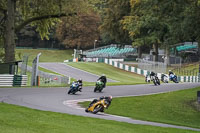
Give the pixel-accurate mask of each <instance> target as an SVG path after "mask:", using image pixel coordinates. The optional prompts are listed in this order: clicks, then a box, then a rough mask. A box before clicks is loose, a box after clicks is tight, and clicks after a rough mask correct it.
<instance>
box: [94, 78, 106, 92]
mask: <svg viewBox="0 0 200 133" xmlns="http://www.w3.org/2000/svg"><path fill="white" fill-rule="evenodd" d="M103 85H104V83H103V82H102V81H101V80H97V82H96V85H95V88H94V92H96V91H99V92H101V91H102V90H103Z"/></svg>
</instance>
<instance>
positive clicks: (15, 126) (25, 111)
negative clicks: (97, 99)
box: [0, 103, 197, 133]
mask: <svg viewBox="0 0 200 133" xmlns="http://www.w3.org/2000/svg"><path fill="white" fill-rule="evenodd" d="M0 131H1V133H102V132H103V133H149V132H150V133H197V132H195V131H189V130H181V129H173V128H162V127H153V126H144V125H134V124H128V123H123V122H115V121H110V120H103V119H96V118H88V117H81V116H74V115H68V114H61V113H54V112H47V111H39V110H33V109H29V108H25V107H19V106H15V105H9V104H4V103H0Z"/></svg>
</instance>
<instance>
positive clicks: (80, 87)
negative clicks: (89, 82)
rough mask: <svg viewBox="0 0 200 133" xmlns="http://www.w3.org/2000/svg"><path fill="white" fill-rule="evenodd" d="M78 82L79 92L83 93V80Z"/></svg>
mask: <svg viewBox="0 0 200 133" xmlns="http://www.w3.org/2000/svg"><path fill="white" fill-rule="evenodd" d="M76 82H77V83H78V91H80V92H81V91H82V86H83V82H82V79H78V80H77V81H76Z"/></svg>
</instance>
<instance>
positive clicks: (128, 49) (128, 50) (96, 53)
mask: <svg viewBox="0 0 200 133" xmlns="http://www.w3.org/2000/svg"><path fill="white" fill-rule="evenodd" d="M136 52H137V50H136V49H135V48H133V47H132V46H131V45H125V46H124V47H123V48H120V47H117V45H115V44H111V45H109V46H105V47H99V48H96V49H92V50H87V51H84V52H83V54H84V55H86V57H89V58H90V57H92V58H93V57H97V58H99V57H100V58H118V57H120V58H125V57H126V56H128V55H133V54H134V53H136Z"/></svg>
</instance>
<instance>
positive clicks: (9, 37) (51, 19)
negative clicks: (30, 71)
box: [0, 0, 74, 62]
mask: <svg viewBox="0 0 200 133" xmlns="http://www.w3.org/2000/svg"><path fill="white" fill-rule="evenodd" d="M0 3H1V4H0V12H1V16H3V18H4V21H5V24H4V25H5V28H4V29H3V33H4V34H5V36H4V38H3V40H4V48H5V62H12V61H15V39H16V37H15V33H16V32H19V31H20V30H21V29H22V28H23V27H24V26H26V25H28V24H29V25H31V26H35V27H36V30H37V31H38V32H39V33H40V36H41V38H42V39H43V38H47V39H48V34H49V32H48V31H49V29H50V28H51V27H53V26H55V24H56V22H58V18H60V17H66V16H71V15H74V10H73V9H71V8H70V4H71V3H73V2H72V1H70V0H65V1H64V0H42V1H41V0H34V1H31V0H1V1H0ZM63 5H64V6H65V8H66V7H69V9H70V10H63V8H62V6H63Z"/></svg>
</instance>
